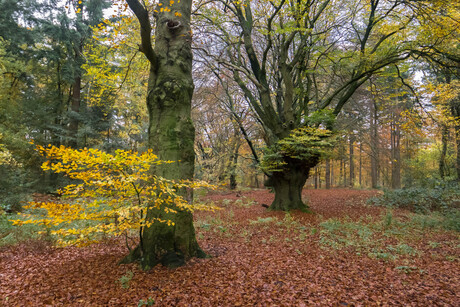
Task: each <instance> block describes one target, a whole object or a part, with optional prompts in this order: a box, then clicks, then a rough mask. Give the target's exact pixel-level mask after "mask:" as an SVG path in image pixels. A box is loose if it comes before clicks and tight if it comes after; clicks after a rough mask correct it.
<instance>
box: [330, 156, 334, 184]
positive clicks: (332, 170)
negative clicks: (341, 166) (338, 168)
mask: <svg viewBox="0 0 460 307" xmlns="http://www.w3.org/2000/svg"><path fill="white" fill-rule="evenodd" d="M332 187H334V160H331V188H332Z"/></svg>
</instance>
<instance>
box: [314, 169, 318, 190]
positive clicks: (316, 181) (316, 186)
mask: <svg viewBox="0 0 460 307" xmlns="http://www.w3.org/2000/svg"><path fill="white" fill-rule="evenodd" d="M314 178H315V190H317V189H318V166H315V177H314Z"/></svg>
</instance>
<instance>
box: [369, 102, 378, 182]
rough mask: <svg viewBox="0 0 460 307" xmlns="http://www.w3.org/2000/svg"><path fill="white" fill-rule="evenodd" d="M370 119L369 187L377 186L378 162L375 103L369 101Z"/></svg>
mask: <svg viewBox="0 0 460 307" xmlns="http://www.w3.org/2000/svg"><path fill="white" fill-rule="evenodd" d="M370 113H371V120H370V132H371V135H370V144H371V187H372V188H373V189H376V188H377V187H378V181H379V178H378V163H379V160H378V159H379V148H378V144H379V141H378V136H379V135H378V127H377V120H378V117H377V105H376V104H375V102H372V103H371V112H370Z"/></svg>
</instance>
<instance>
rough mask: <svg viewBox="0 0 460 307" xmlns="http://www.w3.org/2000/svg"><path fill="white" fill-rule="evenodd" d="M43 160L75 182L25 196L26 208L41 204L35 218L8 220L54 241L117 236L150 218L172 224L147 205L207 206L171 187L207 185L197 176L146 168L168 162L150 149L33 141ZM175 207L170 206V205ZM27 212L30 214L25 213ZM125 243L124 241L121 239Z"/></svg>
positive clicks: (49, 168) (139, 227)
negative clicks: (48, 196) (43, 198)
mask: <svg viewBox="0 0 460 307" xmlns="http://www.w3.org/2000/svg"><path fill="white" fill-rule="evenodd" d="M37 149H38V152H39V153H40V154H41V155H42V156H44V157H45V158H46V159H47V161H46V162H44V163H43V164H42V169H43V170H45V171H54V172H56V173H64V174H65V175H67V176H68V177H69V178H70V179H73V181H74V182H75V183H72V184H69V185H67V186H66V187H64V188H62V189H60V190H59V193H60V194H62V196H63V197H62V200H60V201H49V202H30V203H29V205H28V208H29V209H42V210H44V211H45V212H46V213H45V214H43V215H42V216H41V218H38V219H37V218H33V219H32V218H30V219H27V220H25V221H19V220H16V221H14V223H15V224H19V225H22V224H39V225H44V226H45V227H46V228H47V229H48V231H49V232H50V234H51V235H54V236H57V237H58V239H57V244H58V245H59V246H67V245H78V246H84V245H88V244H91V243H94V242H98V241H99V240H100V239H101V238H103V237H105V236H106V235H113V236H120V235H122V234H125V235H126V238H128V234H129V233H130V232H132V231H139V239H140V244H139V245H140V248H141V249H142V244H143V242H142V231H143V229H144V227H150V226H151V225H152V224H153V223H165V224H167V225H171V226H172V225H174V223H173V222H172V221H171V220H163V219H159V218H153V217H149V218H148V219H147V218H146V216H147V211H148V210H149V209H152V208H156V209H159V210H164V211H165V212H167V213H175V212H176V209H179V210H188V211H194V210H197V209H201V210H213V208H211V207H209V206H203V205H192V204H189V203H188V202H187V201H186V200H185V199H184V198H183V197H182V196H179V195H178V194H177V193H176V191H178V190H179V189H183V188H193V187H202V186H207V185H206V184H205V183H202V182H199V183H197V182H195V183H192V182H187V181H182V182H174V181H171V180H166V179H164V178H161V177H158V176H155V175H153V174H152V167H155V166H156V165H160V164H165V163H173V162H172V161H160V160H159V159H158V157H157V156H156V155H154V154H153V153H152V151H151V150H149V151H147V152H143V153H137V152H132V151H125V150H117V151H115V153H114V154H109V153H106V152H103V151H101V150H98V149H92V148H90V149H87V148H84V149H81V150H76V149H72V148H68V147H65V146H60V147H55V146H48V147H42V146H37ZM173 208H175V209H173ZM26 215H28V216H29V217H32V215H31V214H26ZM126 244H127V247H128V248H129V244H128V241H127V240H126Z"/></svg>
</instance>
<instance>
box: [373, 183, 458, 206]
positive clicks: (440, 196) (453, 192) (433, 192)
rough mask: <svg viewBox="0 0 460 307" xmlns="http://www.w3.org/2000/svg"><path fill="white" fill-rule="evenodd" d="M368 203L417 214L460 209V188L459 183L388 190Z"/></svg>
mask: <svg viewBox="0 0 460 307" xmlns="http://www.w3.org/2000/svg"><path fill="white" fill-rule="evenodd" d="M368 203H370V204H372V205H377V206H386V207H389V208H402V209H407V210H410V211H413V212H417V213H428V212H430V211H445V212H446V211H451V210H458V209H460V188H459V186H458V184H457V183H455V184H452V183H442V184H439V185H438V186H436V187H434V188H420V187H413V188H404V189H398V190H386V191H385V192H384V194H383V195H381V196H377V197H373V198H371V199H369V201H368Z"/></svg>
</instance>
